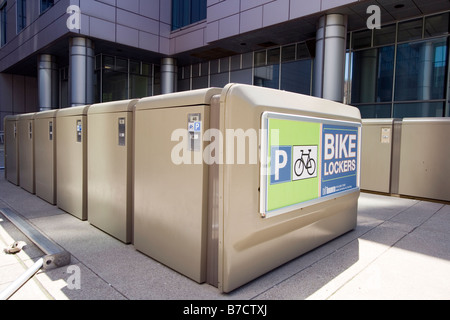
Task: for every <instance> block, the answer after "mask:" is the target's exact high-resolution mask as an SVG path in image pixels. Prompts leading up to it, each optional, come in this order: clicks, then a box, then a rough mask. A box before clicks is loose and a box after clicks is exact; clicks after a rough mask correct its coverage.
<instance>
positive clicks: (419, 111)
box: [394, 101, 444, 118]
mask: <svg viewBox="0 0 450 320" xmlns="http://www.w3.org/2000/svg"><path fill="white" fill-rule="evenodd" d="M443 115H444V102H428V101H427V102H416V103H397V104H394V117H395V118H409V117H442V116H443Z"/></svg>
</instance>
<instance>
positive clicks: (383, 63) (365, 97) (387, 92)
mask: <svg viewBox="0 0 450 320" xmlns="http://www.w3.org/2000/svg"><path fill="white" fill-rule="evenodd" d="M352 69H353V72H352V80H351V81H352V100H351V102H352V103H371V102H385V101H392V84H393V75H394V46H388V47H381V48H374V49H369V50H362V51H356V52H354V53H353V67H352Z"/></svg>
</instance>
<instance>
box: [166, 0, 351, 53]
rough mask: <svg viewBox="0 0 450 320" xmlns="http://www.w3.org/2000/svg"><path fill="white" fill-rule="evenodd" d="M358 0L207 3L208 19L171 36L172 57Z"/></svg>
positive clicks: (217, 0) (229, 0)
mask: <svg viewBox="0 0 450 320" xmlns="http://www.w3.org/2000/svg"><path fill="white" fill-rule="evenodd" d="M352 2H358V1H357V0H314V1H311V0H246V1H242V0H208V2H207V6H208V7H207V20H206V21H203V22H200V23H197V24H193V25H191V26H189V27H186V28H182V29H181V30H176V31H174V32H172V34H171V51H170V53H171V54H175V53H179V52H183V51H187V50H190V49H193V48H198V47H202V46H205V45H207V44H208V43H209V42H213V41H217V40H221V39H225V38H228V37H231V36H236V35H239V34H243V33H246V32H250V31H254V30H257V29H261V28H264V27H268V26H271V25H275V24H278V23H281V22H285V21H289V20H294V19H297V18H301V17H305V16H308V15H310V14H314V13H317V12H321V11H324V10H328V9H331V8H334V7H338V6H341V5H346V4H349V3H352Z"/></svg>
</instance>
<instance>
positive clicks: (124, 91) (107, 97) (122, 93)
mask: <svg viewBox="0 0 450 320" xmlns="http://www.w3.org/2000/svg"><path fill="white" fill-rule="evenodd" d="M102 76H103V88H102V102H108V101H117V100H125V99H128V75H127V74H126V73H122V72H116V71H114V70H108V69H105V70H103V75H102Z"/></svg>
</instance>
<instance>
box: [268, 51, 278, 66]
mask: <svg viewBox="0 0 450 320" xmlns="http://www.w3.org/2000/svg"><path fill="white" fill-rule="evenodd" d="M278 63H280V48H275V49H270V50H268V51H267V64H278Z"/></svg>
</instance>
